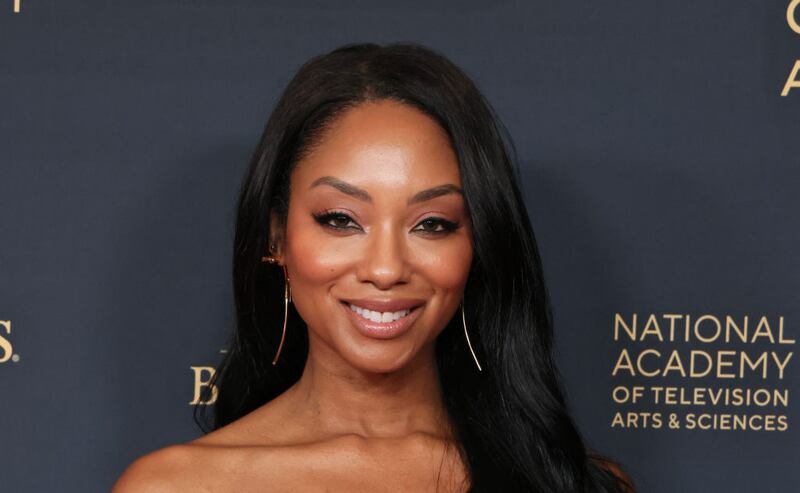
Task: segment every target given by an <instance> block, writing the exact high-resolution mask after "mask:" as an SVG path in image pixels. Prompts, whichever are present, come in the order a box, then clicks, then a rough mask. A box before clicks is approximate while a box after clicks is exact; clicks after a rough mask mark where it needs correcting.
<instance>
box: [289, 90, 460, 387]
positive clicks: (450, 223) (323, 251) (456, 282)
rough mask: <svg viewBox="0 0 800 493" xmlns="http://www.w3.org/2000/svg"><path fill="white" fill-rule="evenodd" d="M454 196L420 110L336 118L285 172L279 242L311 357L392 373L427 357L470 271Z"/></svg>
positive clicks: (449, 172)
mask: <svg viewBox="0 0 800 493" xmlns="http://www.w3.org/2000/svg"><path fill="white" fill-rule="evenodd" d="M461 188H462V183H461V178H460V175H459V168H458V161H457V158H456V155H455V153H454V151H453V149H452V148H451V146H450V143H449V140H448V137H447V134H446V133H445V131H444V130H443V129H442V128H441V127H440V126H439V125H438V124H437V123H436V122H435V121H434V120H433V119H431V118H430V117H428V116H427V115H425V114H424V113H422V112H420V111H419V110H417V109H415V108H413V107H411V106H408V105H404V104H401V103H398V102H395V101H390V100H381V101H378V102H368V103H363V104H360V105H359V106H357V107H355V108H352V109H349V110H347V111H346V112H345V113H343V114H342V115H340V116H339V117H338V118H336V119H335V120H334V122H333V123H332V124H331V125H330V127H329V128H328V129H327V130H326V131H325V132H324V133H323V136H322V140H321V142H320V143H319V145H318V146H317V147H315V148H314V150H313V151H312V152H311V153H310V154H309V155H308V156H306V157H305V158H304V159H302V160H301V161H300V162H299V163H298V165H297V167H296V168H295V170H294V171H293V172H292V175H291V194H290V200H289V210H288V218H287V223H286V231H285V236H283V237H284V238H285V243H284V244H283V259H284V262H285V265H286V268H287V270H288V273H289V282H290V285H291V288H292V303H294V305H295V308H296V309H297V311H298V313H299V314H300V316H301V317H302V318H303V320H304V321H305V322H306V324H307V325H308V332H309V354H310V355H309V357H320V356H321V355H327V357H331V358H334V359H335V360H338V361H339V362H341V361H343V362H345V363H346V364H348V365H350V366H352V367H356V368H358V369H360V370H362V371H368V372H390V371H394V370H397V369H400V368H402V367H404V366H405V365H407V364H410V363H411V362H413V361H417V362H421V361H423V359H424V358H430V357H431V356H432V349H433V343H434V341H435V339H436V336H438V335H439V333H440V332H441V331H442V330H443V329H444V327H445V326H446V324H447V322H448V321H449V320H450V319H451V318H452V316H453V315H454V314H455V313H456V310H457V309H458V307H459V303H460V301H461V296H462V294H463V291H464V286H465V284H466V281H467V276H468V274H469V269H470V265H471V263H472V242H471V238H472V234H471V224H470V221H469V217H468V215H467V211H466V209H465V204H464V198H463V196H462V194H461ZM351 305H355V306H351ZM356 306H358V307H360V308H355V307H356ZM362 308H365V309H369V310H370V311H369V312H364V311H363V310H362ZM354 309H355V310H357V311H358V312H360V313H356V311H353V310H354ZM409 310H410V312H409ZM377 312H383V313H382V314H378V313H377ZM395 319H396V320H395Z"/></svg>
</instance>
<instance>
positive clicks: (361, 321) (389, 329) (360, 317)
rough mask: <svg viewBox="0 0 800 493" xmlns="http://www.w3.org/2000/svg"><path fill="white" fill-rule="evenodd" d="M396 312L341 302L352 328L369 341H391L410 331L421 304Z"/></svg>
mask: <svg viewBox="0 0 800 493" xmlns="http://www.w3.org/2000/svg"><path fill="white" fill-rule="evenodd" d="M415 305H416V306H412V307H409V308H403V309H400V310H396V311H377V310H370V309H368V308H365V307H362V306H358V305H356V304H353V303H349V302H346V301H342V307H343V308H344V309H345V310H346V312H347V314H348V318H349V319H350V321H351V323H352V324H353V327H354V328H355V329H356V330H357V331H358V332H360V333H361V334H362V335H364V336H366V337H369V338H371V339H393V338H396V337H400V336H401V335H403V334H405V333H406V332H408V331H409V330H410V329H411V326H412V324H413V323H414V322H415V321H416V320H417V318H419V315H420V312H422V310H420V307H421V306H422V305H421V304H415Z"/></svg>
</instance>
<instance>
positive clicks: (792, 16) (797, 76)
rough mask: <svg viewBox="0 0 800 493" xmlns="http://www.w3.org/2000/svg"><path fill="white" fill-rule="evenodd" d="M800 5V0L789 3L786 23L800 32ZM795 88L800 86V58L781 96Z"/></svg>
mask: <svg viewBox="0 0 800 493" xmlns="http://www.w3.org/2000/svg"><path fill="white" fill-rule="evenodd" d="M798 7H800V0H792V1H791V3H789V7H788V8H787V9H786V23H787V24H789V28H790V29H791V30H792V31H794V32H796V33H797V34H800V22H798V18H797V17H798V12H800V8H798ZM795 88H800V60H797V61H795V62H794V67H792V71H791V73H790V74H789V77H788V78H787V79H786V84H784V85H783V91H781V96H783V97H786V96H788V95H789V91H791V90H792V89H795Z"/></svg>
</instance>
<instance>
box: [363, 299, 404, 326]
mask: <svg viewBox="0 0 800 493" xmlns="http://www.w3.org/2000/svg"><path fill="white" fill-rule="evenodd" d="M348 306H350V309H351V310H353V311H354V312H356V313H358V314H359V315H360V316H362V317H364V318H366V319H367V320H370V321H372V322H383V323H386V322H394V321H395V320H398V319H401V318H403V317H405V316H406V315H408V314H409V313H411V310H408V309H406V310H400V311H396V312H376V311H374V310H367V309H366V308H361V307H360V306H357V305H352V304H349V303H348Z"/></svg>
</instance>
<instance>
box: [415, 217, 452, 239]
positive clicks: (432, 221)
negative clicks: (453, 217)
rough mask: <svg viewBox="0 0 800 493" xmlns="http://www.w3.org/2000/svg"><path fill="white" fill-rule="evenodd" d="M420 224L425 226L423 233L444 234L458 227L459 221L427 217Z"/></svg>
mask: <svg viewBox="0 0 800 493" xmlns="http://www.w3.org/2000/svg"><path fill="white" fill-rule="evenodd" d="M419 226H423V228H422V229H421V230H420V231H422V232H423V233H426V234H433V235H444V234H448V233H452V232H453V231H455V230H456V229H458V223H455V222H453V221H448V220H447V219H443V218H441V217H429V218H426V219H424V220H423V221H422V222H420V223H419Z"/></svg>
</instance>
